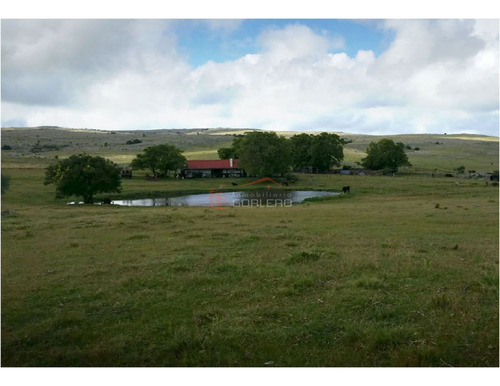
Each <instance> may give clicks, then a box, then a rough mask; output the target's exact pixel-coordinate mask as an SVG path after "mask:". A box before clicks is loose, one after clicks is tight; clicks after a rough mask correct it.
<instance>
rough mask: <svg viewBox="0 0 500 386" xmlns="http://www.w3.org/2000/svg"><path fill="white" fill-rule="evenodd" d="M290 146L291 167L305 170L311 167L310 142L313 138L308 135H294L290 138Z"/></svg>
mask: <svg viewBox="0 0 500 386" xmlns="http://www.w3.org/2000/svg"><path fill="white" fill-rule="evenodd" d="M290 141H291V146H292V158H293V166H294V167H295V168H299V169H300V168H305V167H308V166H312V142H313V136H312V135H310V134H305V133H302V134H296V135H294V136H293V137H291V138H290Z"/></svg>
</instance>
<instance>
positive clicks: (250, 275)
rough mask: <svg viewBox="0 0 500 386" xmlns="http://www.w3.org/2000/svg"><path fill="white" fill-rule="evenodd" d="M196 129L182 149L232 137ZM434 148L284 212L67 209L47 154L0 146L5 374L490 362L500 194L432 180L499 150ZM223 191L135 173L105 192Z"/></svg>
mask: <svg viewBox="0 0 500 386" xmlns="http://www.w3.org/2000/svg"><path fill="white" fill-rule="evenodd" d="M33 133H34V132H29V135H27V136H26V138H29V141H31V140H32V138H31V137H29V136H32V135H36V134H33ZM219 133H220V132H219ZM16 135H17V134H16ZM61 135H62V134H61ZM64 135H66V134H64ZM72 135H73V134H72ZM78 135H79V134H78ZM92 135H94V134H92ZM95 135H97V134H95ZM106 135H109V137H112V136H117V135H125V134H106ZM134 135H136V137H137V133H133V134H131V137H133V136H134ZM158 135H160V134H158ZM169 135H172V136H173V135H176V136H182V134H169ZM208 135H210V136H212V137H214V138H216V139H215V140H213V141H214V142H213V143H211V145H209V146H206V147H204V145H203V143H200V141H208V140H206V139H205V138H204V137H205V134H196V131H193V132H191V134H190V135H189V137H190V138H191V137H192V138H195V139H196V141H195V142H193V143H192V144H191V145H189V146H187V147H186V149H185V150H186V153H188V152H192V153H191V154H193V155H194V154H209V153H210V152H212V154H213V149H212V148H210V146H214V147H216V146H219V145H218V143H219V142H217V141H220V143H221V144H224V143H230V140H229V142H228V140H227V138H229V137H226V136H219V135H212V134H207V135H206V136H208ZM2 136H3V138H2V144H5V143H9V142H7V140H10V141H11V142H12V141H13V137H7V138H5V132H2ZM186 137H187V136H186ZM200 137H202V138H200ZM436 137H437V136H428V137H426V136H421V137H419V139H418V140H415V142H414V143H412V146H420V148H421V150H420V153H419V152H414V153H411V154H410V157H411V162H412V163H413V164H414V165H416V166H414V169H416V171H412V170H411V169H408V170H405V171H404V173H402V174H401V175H399V176H396V177H384V176H343V175H299V176H298V177H299V180H298V181H297V183H296V184H294V185H292V186H290V188H293V189H325V190H326V189H328V190H336V191H338V190H339V189H340V188H341V187H342V186H345V185H350V186H351V190H352V193H351V194H350V195H342V196H338V197H330V198H323V199H316V200H311V201H309V202H308V203H306V204H302V205H298V206H294V207H292V208H226V209H222V210H216V209H212V208H196V207H191V208H190V207H153V208H139V207H135V208H133V207H114V206H66V205H65V202H66V201H68V200H65V199H55V198H54V187H53V186H44V185H43V168H44V167H45V166H46V165H47V164H48V162H51V161H50V160H51V157H52V159H53V155H54V153H50V154H46V153H40V154H39V156H38V157H35V156H34V155H33V154H32V153H29V152H28V153H25V154H24V155H22V154H21V152H20V151H19V150H13V151H14V152H16V153H18V154H17V155H13V154H12V153H11V152H12V151H10V152H2V173H3V174H7V175H10V176H11V186H10V188H9V190H8V191H7V194H5V195H4V196H2V366H498V364H499V362H498V360H499V358H498V352H499V347H498V340H499V336H498V311H499V310H498V282H499V278H498V254H499V244H498V241H499V240H498V235H499V233H498V232H499V228H498V208H499V196H498V186H494V185H492V184H491V183H486V182H485V181H484V180H476V179H469V178H458V177H456V178H444V177H435V178H432V177H431V172H434V171H435V169H437V175H442V174H444V173H445V172H448V171H451V170H453V168H454V167H457V166H460V165H461V164H464V166H466V168H467V169H475V170H478V171H483V172H486V171H492V170H495V169H498V139H496V141H492V140H491V138H488V137H486V138H482V137H473V138H472V139H471V138H465V139H464V138H452V137H451V136H446V137H445V136H443V137H444V138H443V139H442V140H441V139H440V140H439V142H442V143H443V145H437V144H435V142H437V141H438V139H436ZM34 138H36V137H34ZM82 138H83V137H82ZM127 138H128V137H127ZM146 138H147V137H146ZM87 139H88V138H87ZM403 139H405V141H404V142H405V143H409V139H408V138H407V137H406V136H405V138H403ZM65 140H66V139H65ZM182 140H183V141H187V140H188V139H186V138H183V139H182ZM372 140H373V138H372ZM81 141H82V143H87V142H85V141H86V139H85V138H83V139H81ZM362 141H364V143H366V144H367V143H369V141H370V137H366V138H365V137H363V138H361V137H359V138H355V140H354V142H353V143H352V144H350V145H349V147H348V148H346V153H347V154H350V155H351V156H352V162H355V161H356V160H357V159H359V158H360V157H359V156H361V157H362V156H363V154H362V149H363V146H365V145H364V143H362ZM41 142H42V141H41ZM425 142H429V147H428V149H426V148H425V147H424V146H422V144H425ZM430 142H434V143H433V144H432V146H431V143H430ZM12 143H14V144H15V142H12ZM19 143H20V145H15V146H24V144H22V141H21V140H20V142H19ZM117 146H118V145H117ZM221 146H223V145H221ZM88 151H89V152H92V151H95V152H97V151H99V152H102V154H105V153H106V152H105V150H103V149H101V148H99V149H97V148H94V149H92V148H91V146H90V145H89V148H88ZM424 151H427V152H428V153H425V154H426V155H421V154H424V153H423V152H424ZM127 152H128V150H127V151H125V150H124V151H123V153H124V154H121V153H120V151H119V150H117V149H114V150H113V151H111V152H110V154H111V155H113V156H116V157H119V156H128V155H130V154H128V153H127ZM198 152H202V153H198ZM203 152H207V153H203ZM356 152H357V153H356ZM130 153H131V152H130ZM417 153H418V154H417ZM356 154H358V155H356ZM61 156H62V155H61ZM44 157H45V158H44ZM492 164H493V165H492ZM249 181H250V180H249ZM225 184H227V181H224V180H222V179H221V180H217V179H211V180H185V181H178V180H164V181H160V182H146V181H144V179H143V178H141V177H140V176H137V177H136V178H134V179H132V180H124V182H123V192H122V193H121V194H119V195H116V197H152V196H162V195H163V196H166V195H175V194H179V193H181V192H195V191H198V192H207V191H208V189H210V188H211V187H217V188H219V187H221V186H222V185H225ZM113 197H115V196H113Z"/></svg>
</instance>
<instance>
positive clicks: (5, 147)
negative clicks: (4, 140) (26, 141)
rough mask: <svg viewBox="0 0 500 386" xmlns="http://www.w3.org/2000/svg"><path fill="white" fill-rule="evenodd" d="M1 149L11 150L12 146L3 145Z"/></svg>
mask: <svg viewBox="0 0 500 386" xmlns="http://www.w3.org/2000/svg"><path fill="white" fill-rule="evenodd" d="M2 150H12V146H9V145H3V146H2Z"/></svg>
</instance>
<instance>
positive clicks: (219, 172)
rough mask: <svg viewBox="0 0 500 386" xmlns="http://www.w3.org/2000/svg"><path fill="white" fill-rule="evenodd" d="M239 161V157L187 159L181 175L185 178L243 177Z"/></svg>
mask: <svg viewBox="0 0 500 386" xmlns="http://www.w3.org/2000/svg"><path fill="white" fill-rule="evenodd" d="M239 161H240V160H239V159H232V158H231V159H218V160H193V161H187V162H188V167H187V168H186V169H184V171H183V173H182V174H181V175H183V176H184V177H185V178H197V177H198V178H199V177H205V178H210V177H219V178H220V177H223V178H224V177H244V176H245V172H244V170H243V169H240V168H238V163H239Z"/></svg>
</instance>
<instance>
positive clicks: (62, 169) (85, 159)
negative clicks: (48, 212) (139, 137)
mask: <svg viewBox="0 0 500 386" xmlns="http://www.w3.org/2000/svg"><path fill="white" fill-rule="evenodd" d="M44 183H45V185H47V184H56V192H57V194H58V195H59V196H63V197H64V196H66V197H68V196H73V195H75V196H82V197H83V201H84V202H85V203H93V202H94V195H95V194H96V193H108V192H120V191H121V177H120V168H119V167H118V165H116V164H115V163H114V162H111V161H110V160H108V159H105V158H102V157H93V156H90V155H88V154H79V155H72V156H70V157H69V158H67V159H65V160H62V161H59V162H57V163H56V164H54V165H50V166H48V167H47V168H46V169H45V182H44Z"/></svg>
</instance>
